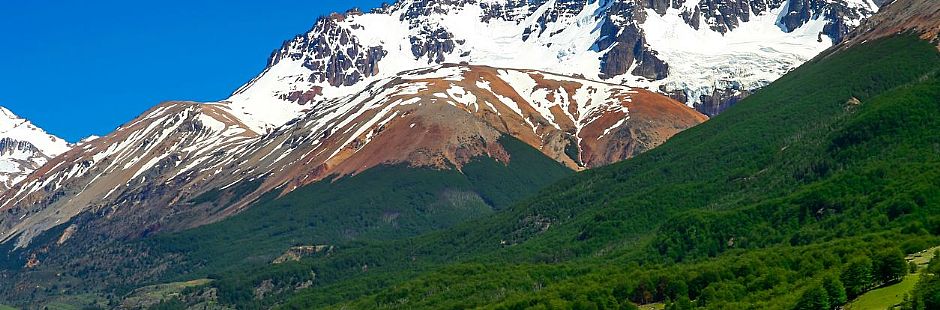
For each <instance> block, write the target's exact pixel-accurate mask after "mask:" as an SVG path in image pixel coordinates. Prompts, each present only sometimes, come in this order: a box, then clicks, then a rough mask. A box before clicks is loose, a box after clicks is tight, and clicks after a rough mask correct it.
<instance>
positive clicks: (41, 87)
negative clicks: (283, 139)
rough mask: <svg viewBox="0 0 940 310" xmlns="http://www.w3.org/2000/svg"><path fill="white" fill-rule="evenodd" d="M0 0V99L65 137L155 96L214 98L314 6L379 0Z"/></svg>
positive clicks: (103, 124)
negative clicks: (0, 4)
mask: <svg viewBox="0 0 940 310" xmlns="http://www.w3.org/2000/svg"><path fill="white" fill-rule="evenodd" d="M0 1H3V4H2V6H0V44H2V45H0V105H2V106H5V107H7V108H9V109H11V110H13V112H14V113H17V114H19V115H20V116H23V117H25V118H28V119H30V120H31V121H33V122H34V123H36V124H37V125H39V126H40V127H42V128H44V129H46V130H47V131H49V132H50V133H52V134H55V135H58V136H60V137H62V138H65V139H66V140H69V141H72V142H74V141H77V140H79V139H81V138H83V137H85V136H88V135H92V134H96V135H103V134H107V133H109V132H110V131H112V130H113V129H114V128H116V127H117V126H119V125H121V124H123V123H125V122H127V121H130V120H132V119H133V118H134V117H136V116H137V115H139V114H140V113H142V112H143V111H145V110H147V109H148V108H149V107H152V106H153V105H155V104H157V103H160V102H162V101H166V100H195V101H212V100H219V99H224V98H226V97H228V95H229V94H230V93H231V92H232V91H234V90H235V89H236V88H238V86H240V85H241V84H243V83H244V82H246V81H248V80H249V79H251V78H252V77H253V76H254V75H256V74H257V73H259V72H260V71H261V70H262V69H263V68H264V65H265V61H266V60H267V57H268V55H270V53H271V51H273V50H274V49H276V48H278V47H279V46H280V45H281V42H283V41H284V40H287V39H290V38H292V37H293V36H294V35H296V34H299V33H303V32H305V31H306V30H308V29H310V27H311V26H312V25H313V23H314V21H315V20H316V18H317V17H318V16H321V15H326V14H328V13H330V12H335V11H345V10H347V9H349V8H352V7H360V8H362V9H364V10H365V9H369V8H372V7H376V6H379V5H380V4H381V3H382V2H383V1H380V0H350V1H341V0H307V1H303V0H300V1H298V0H294V1H281V0H263V1H257V0H160V1H143V0H141V1H137V0H134V1H128V0H93V1H85V0H72V1H64V0H61V1H49V0H0ZM388 2H393V1H391V0H388Z"/></svg>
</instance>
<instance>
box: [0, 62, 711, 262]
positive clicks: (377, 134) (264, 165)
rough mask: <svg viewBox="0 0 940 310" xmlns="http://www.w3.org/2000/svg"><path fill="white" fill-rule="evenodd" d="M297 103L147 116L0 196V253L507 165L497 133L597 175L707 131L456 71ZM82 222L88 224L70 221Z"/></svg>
mask: <svg viewBox="0 0 940 310" xmlns="http://www.w3.org/2000/svg"><path fill="white" fill-rule="evenodd" d="M310 106H311V109H310V111H308V112H307V113H306V114H304V116H303V117H301V118H297V119H295V120H293V121H290V122H288V123H287V124H285V125H283V126H280V127H277V128H274V129H271V130H270V132H268V133H264V134H259V133H256V132H255V131H254V130H252V129H251V126H249V125H246V124H244V123H243V122H241V121H239V120H238V119H237V118H236V117H234V116H233V115H232V114H230V113H229V112H228V111H229V109H230V107H228V106H225V105H220V104H198V103H191V102H170V103H165V104H162V105H160V106H158V107H155V108H153V109H152V110H151V111H149V112H147V113H145V114H144V115H141V116H140V117H139V118H138V119H137V120H135V121H133V122H131V123H129V124H128V125H125V126H122V127H121V128H119V129H118V130H117V131H115V132H113V133H111V134H110V135H108V136H105V137H101V138H98V139H95V140H91V141H87V142H84V143H82V144H80V145H78V146H76V147H75V148H74V149H73V150H71V151H69V152H67V153H65V154H64V155H62V156H59V157H57V158H55V159H54V160H53V161H52V162H50V163H49V164H47V165H46V166H44V167H42V168H41V169H40V170H39V171H37V172H36V173H33V174H32V175H30V176H29V177H28V178H27V179H26V180H25V181H23V182H22V183H20V184H19V187H18V188H16V189H15V190H11V191H8V192H7V193H6V194H4V195H0V210H2V211H4V212H0V242H6V241H9V240H17V244H18V245H20V246H25V245H27V244H28V243H29V242H30V240H31V239H32V238H34V237H35V236H37V235H38V234H39V233H41V232H43V231H46V230H48V229H50V228H52V227H55V226H56V225H59V224H62V223H68V222H72V224H74V225H76V226H75V227H74V228H73V229H71V230H70V231H71V232H72V233H75V231H80V232H87V231H89V230H92V231H93V232H90V233H91V234H93V235H99V236H100V235H107V236H111V237H113V238H128V237H130V238H133V237H135V236H140V235H146V234H148V233H153V232H156V231H162V230H168V229H169V230H174V229H183V228H188V227H192V226H196V225H201V224H205V223H208V222H212V221H215V220H218V219H222V218H225V217H227V216H230V215H231V214H234V213H237V212H238V211H240V210H242V209H243V208H244V207H246V206H247V205H249V204H250V202H252V201H253V200H254V199H257V198H259V197H260V196H261V195H262V194H264V193H267V192H271V191H275V190H276V191H279V192H280V193H286V192H290V191H292V190H294V189H296V188H298V187H300V186H303V185H306V184H310V183H312V182H315V181H318V180H322V179H324V178H326V177H329V176H345V175H352V174H357V173H360V172H362V171H365V170H367V169H370V168H372V167H376V166H378V165H389V164H407V165H409V166H421V167H433V168H437V169H453V168H454V167H456V168H457V169H460V167H462V166H463V165H464V164H466V163H467V162H468V161H470V160H472V159H474V158H477V157H481V156H484V157H490V158H494V159H496V160H498V161H501V162H509V161H511V160H513V159H512V158H510V157H508V152H506V151H505V150H503V149H502V147H501V146H500V143H498V142H497V141H498V139H500V137H502V136H504V135H509V136H512V137H515V138H517V139H519V140H521V141H523V142H525V143H527V144H529V145H531V146H532V147H534V148H536V149H538V150H540V151H541V152H542V153H543V154H545V155H546V156H548V157H550V158H552V159H555V160H556V161H558V162H561V163H563V164H565V165H567V166H568V167H570V168H572V169H582V168H584V167H596V166H600V165H605V164H609V163H612V162H615V161H619V160H622V159H625V158H629V157H631V156H634V155H635V154H638V153H640V152H643V151H645V150H648V149H651V148H653V147H655V146H657V145H659V144H660V143H663V142H664V141H665V140H666V139H668V138H669V137H671V136H673V135H674V134H676V133H678V132H679V131H681V130H684V129H686V128H689V127H692V126H694V125H697V124H699V123H701V122H703V121H705V120H706V117H705V116H704V115H702V114H700V113H698V112H696V111H694V110H692V109H690V108H688V107H686V106H684V105H683V104H681V103H679V102H677V101H675V100H673V99H670V98H668V97H666V96H663V95H660V94H656V93H652V92H649V91H646V90H644V89H634V88H630V87H625V86H620V85H615V84H607V83H602V82H595V81H589V80H584V79H581V78H575V77H570V76H564V75H558V74H552V73H546V72H540V71H533V70H517V69H498V68H493V67H486V66H465V65H439V66H434V67H432V68H427V69H418V70H411V71H405V72H402V73H401V74H399V75H398V76H395V77H389V78H384V79H381V80H377V81H375V82H374V83H371V84H369V85H367V86H366V87H365V88H364V89H363V90H362V91H361V92H359V93H356V94H353V95H351V96H346V97H341V98H337V99H333V100H327V101H317V102H315V103H311V104H310ZM205 193H214V194H212V195H211V196H213V197H216V198H214V201H213V202H214V203H213V204H201V203H197V204H193V203H191V201H193V200H194V199H195V198H196V197H199V196H200V195H202V194H205ZM196 200H198V199H196ZM81 214H86V215H89V214H90V215H89V216H87V217H85V218H84V219H83V220H77V221H76V220H74V219H75V218H76V217H78V216H79V215H81ZM79 234H83V233H79Z"/></svg>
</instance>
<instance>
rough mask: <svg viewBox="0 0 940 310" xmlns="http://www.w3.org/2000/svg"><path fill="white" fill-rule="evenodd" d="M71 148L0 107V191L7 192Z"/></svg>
mask: <svg viewBox="0 0 940 310" xmlns="http://www.w3.org/2000/svg"><path fill="white" fill-rule="evenodd" d="M70 148H71V145H70V144H69V143H68V142H66V141H65V140H62V139H61V138H59V137H56V136H53V135H50V134H48V133H46V132H45V131H44V130H42V129H41V128H39V127H36V126H35V125H33V124H32V123H31V122H29V121H28V120H26V119H23V118H21V117H19V116H17V115H16V114H14V113H13V112H12V111H10V110H8V109H7V108H4V107H0V190H6V189H8V188H10V187H11V186H12V185H13V184H15V183H16V182H18V181H20V180H22V179H23V178H25V177H26V176H27V175H28V174H29V173H31V172H33V171H34V170H36V169H38V168H39V167H41V166H42V165H44V164H45V163H46V162H48V161H49V159H51V158H53V157H55V156H57V155H59V154H62V153H65V152H66V151H68V150H69V149H70Z"/></svg>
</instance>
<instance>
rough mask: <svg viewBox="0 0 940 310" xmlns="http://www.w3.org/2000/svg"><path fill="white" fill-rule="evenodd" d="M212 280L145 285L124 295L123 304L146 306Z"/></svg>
mask: <svg viewBox="0 0 940 310" xmlns="http://www.w3.org/2000/svg"><path fill="white" fill-rule="evenodd" d="M210 282H212V280H210V279H197V280H191V281H185V282H173V283H163V284H156V285H150V286H145V287H142V288H139V289H136V290H134V292H132V293H131V294H130V295H128V296H126V297H124V298H123V301H122V302H121V305H122V306H123V307H125V308H128V309H141V308H146V307H149V306H151V305H155V304H158V303H160V302H161V301H164V300H169V299H172V298H175V297H178V296H180V294H181V293H182V292H183V291H184V290H185V289H187V288H192V287H197V286H203V285H206V284H209V283H210Z"/></svg>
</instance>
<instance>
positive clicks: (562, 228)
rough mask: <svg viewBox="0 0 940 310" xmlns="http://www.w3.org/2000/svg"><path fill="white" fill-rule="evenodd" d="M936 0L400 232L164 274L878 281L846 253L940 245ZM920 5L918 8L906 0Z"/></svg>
mask: <svg viewBox="0 0 940 310" xmlns="http://www.w3.org/2000/svg"><path fill="white" fill-rule="evenodd" d="M937 5H938V2H936V1H930V0H927V1H924V0H903V1H902V0H898V1H897V2H894V3H892V4H889V5H888V6H887V7H885V9H884V10H885V11H884V12H882V13H879V14H883V16H898V18H897V19H895V18H886V21H885V22H884V23H883V24H881V26H875V28H873V29H874V30H872V31H874V32H873V33H889V31H880V30H879V29H880V27H891V29H893V30H890V33H893V34H891V35H887V36H883V37H880V38H876V39H873V40H871V41H869V42H858V43H853V42H848V41H847V42H846V43H845V45H851V46H844V45H840V46H837V47H835V48H834V49H833V50H830V51H829V52H827V53H826V54H824V55H823V56H821V57H818V58H816V59H813V60H811V61H810V62H809V63H807V64H805V65H803V66H801V67H800V68H798V69H796V70H794V71H793V72H791V73H789V74H787V75H786V76H784V77H783V78H781V79H779V80H777V81H776V82H774V83H773V84H771V85H770V86H768V87H766V88H763V89H762V90H760V91H759V92H757V93H755V94H754V95H752V96H750V97H748V98H747V99H744V100H743V101H742V102H741V103H740V104H738V105H736V106H734V107H731V108H729V109H728V111H727V112H726V113H723V114H722V115H719V116H716V117H714V118H713V119H711V120H710V121H708V122H706V123H704V124H702V125H700V126H696V127H694V128H691V129H689V130H686V131H683V132H682V133H680V134H678V135H676V136H675V137H674V138H672V139H670V140H669V141H667V142H666V143H664V144H663V145H662V146H660V147H657V148H655V149H653V150H651V151H649V152H645V153H643V154H641V155H638V156H637V157H635V158H633V159H630V160H627V161H624V162H620V163H616V164H613V165H609V166H604V167H599V168H596V169H591V170H588V171H584V172H581V173H578V174H576V175H574V176H572V177H569V178H566V179H564V180H561V181H559V182H557V183H555V184H553V185H550V186H548V187H547V188H545V189H543V190H541V191H539V193H538V194H536V195H534V196H532V197H531V198H528V199H524V200H521V201H519V202H518V203H516V204H513V205H511V206H510V207H508V208H504V209H501V210H498V211H496V212H495V213H493V214H491V215H489V216H485V217H481V218H478V219H475V220H471V221H470V222H467V223H464V224H459V225H456V226H454V227H452V228H448V229H444V230H441V231H436V232H432V233H428V234H424V235H421V236H418V237H415V238H408V239H404V240H391V241H383V242H361V243H357V242H350V243H345V242H343V243H339V244H329V246H332V250H330V251H329V252H323V253H310V254H306V255H307V256H308V257H306V258H303V259H301V260H300V261H298V262H292V263H284V264H276V265H270V264H263V266H260V267H256V268H229V269H227V270H226V269H225V268H218V267H217V266H214V267H216V268H215V269H211V270H209V271H205V270H200V269H199V268H201V267H202V266H200V265H198V264H194V265H187V266H196V267H194V268H195V270H193V269H189V267H181V268H180V269H174V270H173V271H172V272H171V274H173V275H174V276H173V277H169V278H167V279H165V280H174V281H179V280H187V279H192V278H200V277H206V276H209V275H211V278H212V279H213V281H214V282H213V283H211V284H208V285H204V286H201V287H197V288H190V289H189V290H188V292H189V293H188V294H183V295H181V297H179V298H177V299H176V301H175V302H177V303H178V305H182V306H185V305H193V306H197V305H200V303H201V302H219V303H222V304H226V305H230V306H234V307H246V308H247V307H256V308H267V307H275V306H278V307H282V308H289V309H303V308H383V307H387V308H409V309H413V308H432V309H439V308H473V307H486V308H501V309H503V308H513V309H515V308H530V307H531V308H538V307H541V308H550V307H554V308H632V307H634V306H635V305H638V304H658V305H660V306H661V305H662V303H670V302H669V301H684V302H687V303H688V304H689V306H695V307H702V308H708V309H738V308H760V309H764V308H769V309H793V308H795V306H796V304H797V302H798V300H799V299H801V296H802V295H803V294H804V292H811V290H812V289H813V288H814V287H815V286H816V284H821V283H836V281H835V280H833V278H835V279H839V281H838V283H839V285H837V286H845V287H849V286H850V285H853V286H852V287H854V288H856V289H857V288H859V287H860V288H861V291H858V290H853V291H851V293H848V294H847V295H848V298H854V297H855V296H856V295H858V293H860V292H864V291H865V290H867V289H870V288H872V287H877V286H880V285H883V284H888V285H890V284H891V283H890V282H889V281H882V280H873V278H871V277H868V278H867V279H864V277H863V279H862V280H863V282H850V281H855V280H857V279H854V278H853V277H851V274H850V273H848V272H844V271H845V270H849V269H850V268H849V267H850V266H853V264H856V262H865V261H866V260H867V262H868V264H869V265H872V264H881V263H880V261H882V259H883V258H882V257H886V256H887V257H891V255H893V254H891V253H894V252H889V251H886V250H890V251H896V252H897V253H916V252H920V251H922V250H924V249H927V248H931V247H934V246H936V245H937V244H940V237H938V236H940V225H938V223H940V219H938V217H937V214H938V212H940V196H938V193H940V188H938V183H937V182H936V181H937V179H938V176H940V170H938V167H940V163H938V157H937V147H936V146H937V145H938V143H940V136H938V135H937V133H938V132H940V123H938V120H940V109H938V106H937V103H938V102H940V75H938V72H940V51H938V49H937V48H936V41H935V40H936V36H935V35H934V34H932V33H931V31H933V30H934V29H936V28H933V27H925V25H931V24H930V23H932V22H934V21H935V20H934V19H927V18H921V19H917V20H920V21H921V22H920V23H907V22H908V21H910V19H909V17H910V16H914V17H921V16H929V15H924V14H930V12H935V10H933V9H936V8H937ZM925 7H926V8H929V9H931V10H912V8H925ZM895 22H904V23H905V24H906V25H907V26H905V27H903V28H900V29H898V28H894V27H895V25H897V24H896V23H895ZM863 32H871V31H869V30H863ZM279 203H280V201H279V200H278V199H274V200H272V201H270V202H269V203H268V204H269V205H279ZM258 210H260V209H258ZM259 212H260V211H259ZM278 218H279V217H272V218H264V217H259V216H258V214H249V213H243V214H241V215H238V216H235V217H232V218H229V219H226V220H224V221H220V222H218V223H215V224H213V225H210V226H204V227H200V228H197V229H193V230H188V231H185V232H180V233H175V234H171V235H166V236H163V237H161V238H155V239H152V240H149V242H145V243H144V244H143V245H142V246H141V247H140V249H154V250H148V251H147V252H146V253H147V254H148V255H155V256H163V257H173V258H176V257H180V256H182V257H187V259H192V260H193V261H194V262H199V261H211V260H212V258H214V257H219V256H220V255H224V254H225V253H226V252H225V250H224V249H223V247H221V246H219V244H222V243H226V242H227V243H232V242H235V243H238V242H247V243H251V244H253V243H252V242H255V241H257V240H258V239H255V238H253V236H252V235H250V233H249V232H251V231H252V229H245V230H244V232H242V233H238V234H233V235H224V234H220V233H219V232H230V231H237V230H241V229H242V228H241V226H242V225H244V224H245V223H248V222H251V224H252V225H254V227H268V226H273V225H274V223H277V222H278ZM300 221H301V222H303V220H300ZM236 228H238V229H237V230H236ZM291 232H293V230H290V232H286V233H285V234H290V233H291ZM280 233H281V232H277V234H278V235H279V234H280ZM218 236H224V237H218ZM203 240H206V241H205V242H206V243H201V242H202V241H203ZM298 240H306V239H303V238H300V239H298ZM316 241H319V240H312V242H316ZM189 242H193V243H195V244H190V243H189ZM211 247H215V249H212V250H207V251H205V252H200V250H199V249H204V248H211ZM282 250H284V251H285V252H288V253H292V252H290V251H291V250H290V248H288V247H286V246H283V247H282ZM885 253H889V254H887V255H885ZM164 255H165V256H164ZM275 257H276V255H275ZM899 258H900V259H902V261H903V254H901V255H900V256H899ZM272 261H273V259H272ZM873 262H874V263H873ZM863 265H864V264H863ZM255 266H257V264H256V265H255ZM109 270H121V267H119V266H115V267H113V269H109ZM216 271H218V272H216ZM188 272H190V273H188ZM187 273H188V276H186V274H187ZM131 274H133V272H131ZM179 274H183V275H184V276H179ZM870 274H871V273H869V275H870ZM187 277H189V278H187ZM836 291H838V290H836ZM826 294H829V293H828V292H827V293H826ZM836 295H838V294H836ZM834 296H835V295H834ZM827 298H828V297H827ZM842 300H843V301H842V302H844V300H845V298H842ZM836 302H839V301H836ZM670 306H671V303H670ZM827 308H828V307H827Z"/></svg>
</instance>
